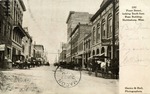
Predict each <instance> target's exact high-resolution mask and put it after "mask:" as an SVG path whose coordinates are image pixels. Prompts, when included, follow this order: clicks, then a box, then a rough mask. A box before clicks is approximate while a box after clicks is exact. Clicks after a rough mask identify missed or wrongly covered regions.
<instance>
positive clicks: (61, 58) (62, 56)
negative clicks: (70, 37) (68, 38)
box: [59, 43, 67, 62]
mask: <svg viewBox="0 0 150 94" xmlns="http://www.w3.org/2000/svg"><path fill="white" fill-rule="evenodd" d="M66 47H67V44H66V43H62V45H61V52H60V55H59V61H60V62H66Z"/></svg>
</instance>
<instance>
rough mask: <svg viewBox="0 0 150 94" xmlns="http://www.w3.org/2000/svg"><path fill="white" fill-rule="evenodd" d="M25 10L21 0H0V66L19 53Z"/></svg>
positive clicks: (23, 32)
mask: <svg viewBox="0 0 150 94" xmlns="http://www.w3.org/2000/svg"><path fill="white" fill-rule="evenodd" d="M25 10H26V8H25V5H24V3H23V1H22V0H1V1H0V48H1V51H0V66H1V67H3V68H4V67H9V66H7V65H8V64H7V60H9V61H11V59H12V56H13V55H16V54H21V51H22V38H23V37H24V36H25V35H26V34H25V31H24V29H23V28H22V21H23V20H22V19H23V12H24V11H25Z"/></svg>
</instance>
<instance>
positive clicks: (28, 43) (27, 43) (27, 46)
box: [22, 28, 32, 59]
mask: <svg viewBox="0 0 150 94" xmlns="http://www.w3.org/2000/svg"><path fill="white" fill-rule="evenodd" d="M24 29H25V32H26V36H24V37H23V39H22V55H24V56H25V58H26V59H28V58H31V57H32V37H31V36H30V35H29V33H28V29H27V28H24Z"/></svg>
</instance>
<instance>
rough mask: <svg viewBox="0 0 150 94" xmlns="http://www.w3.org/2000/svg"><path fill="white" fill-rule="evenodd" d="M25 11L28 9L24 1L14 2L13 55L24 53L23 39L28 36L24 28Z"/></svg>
mask: <svg viewBox="0 0 150 94" xmlns="http://www.w3.org/2000/svg"><path fill="white" fill-rule="evenodd" d="M24 11H26V8H25V5H24V3H23V1H22V0H12V18H13V28H12V55H20V54H21V52H22V38H23V37H24V36H26V32H25V30H24V29H23V28H22V21H23V12H24Z"/></svg>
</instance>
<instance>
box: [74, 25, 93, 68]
mask: <svg viewBox="0 0 150 94" xmlns="http://www.w3.org/2000/svg"><path fill="white" fill-rule="evenodd" d="M91 27H92V25H90V24H80V23H78V24H77V26H76V27H75V29H74V30H73V32H72V34H71V39H72V40H71V52H72V53H71V58H72V60H73V61H75V62H77V64H79V65H80V66H81V67H82V68H85V56H84V43H85V42H84V38H85V36H87V35H89V34H90V32H91Z"/></svg>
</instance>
